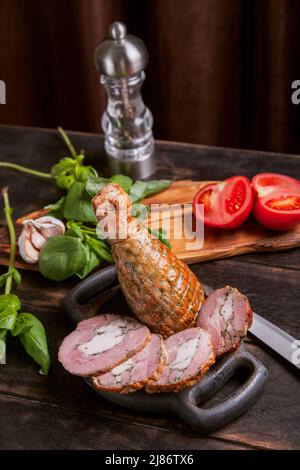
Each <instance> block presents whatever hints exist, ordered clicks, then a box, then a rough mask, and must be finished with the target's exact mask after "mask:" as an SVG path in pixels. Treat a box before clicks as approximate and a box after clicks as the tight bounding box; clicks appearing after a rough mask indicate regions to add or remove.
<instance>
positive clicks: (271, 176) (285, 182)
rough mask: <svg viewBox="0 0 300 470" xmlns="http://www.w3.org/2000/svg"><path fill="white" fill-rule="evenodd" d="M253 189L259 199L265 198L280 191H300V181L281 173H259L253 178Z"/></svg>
mask: <svg viewBox="0 0 300 470" xmlns="http://www.w3.org/2000/svg"><path fill="white" fill-rule="evenodd" d="M252 187H253V189H254V191H255V192H256V194H257V196H258V197H264V196H267V195H268V194H270V193H272V192H274V191H277V190H279V189H286V190H288V191H292V190H296V191H297V192H298V191H300V181H299V180H296V179H295V178H292V177H291V176H287V175H281V174H280V173H259V174H258V175H255V176H254V177H253V178H252Z"/></svg>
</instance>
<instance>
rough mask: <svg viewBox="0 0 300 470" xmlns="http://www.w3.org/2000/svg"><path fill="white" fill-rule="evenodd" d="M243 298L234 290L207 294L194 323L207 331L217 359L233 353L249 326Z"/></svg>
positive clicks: (245, 301)
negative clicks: (227, 353) (230, 352)
mask: <svg viewBox="0 0 300 470" xmlns="http://www.w3.org/2000/svg"><path fill="white" fill-rule="evenodd" d="M252 317H253V314H252V310H251V307H250V304H249V301H248V299H247V297H245V296H244V295H243V294H241V293H240V292H239V291H238V290H237V289H235V288H234V287H229V286H226V287H223V288H222V289H217V290H215V291H214V292H213V293H212V294H210V295H209V296H208V297H207V299H206V301H205V304H204V305H203V306H202V307H201V310H200V312H199V315H198V319H197V326H199V327H201V328H204V329H205V330H207V331H209V333H210V335H211V339H212V343H213V347H214V350H215V353H216V355H217V356H221V355H222V354H225V353H226V352H228V351H231V350H233V349H236V348H237V347H238V346H239V344H240V341H241V339H242V338H243V337H244V336H246V334H247V330H248V328H250V326H251V323H252Z"/></svg>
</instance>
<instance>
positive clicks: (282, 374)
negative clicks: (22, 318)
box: [0, 127, 300, 449]
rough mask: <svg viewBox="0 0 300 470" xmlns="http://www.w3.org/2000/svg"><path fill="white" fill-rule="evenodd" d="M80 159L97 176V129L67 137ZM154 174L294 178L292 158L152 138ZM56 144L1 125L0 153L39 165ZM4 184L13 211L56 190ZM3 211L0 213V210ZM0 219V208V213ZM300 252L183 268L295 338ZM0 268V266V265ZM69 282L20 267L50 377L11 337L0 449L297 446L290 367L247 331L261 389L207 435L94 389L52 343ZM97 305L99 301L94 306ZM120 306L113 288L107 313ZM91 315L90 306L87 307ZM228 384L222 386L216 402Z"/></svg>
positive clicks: (33, 205) (299, 431) (295, 381)
mask: <svg viewBox="0 0 300 470" xmlns="http://www.w3.org/2000/svg"><path fill="white" fill-rule="evenodd" d="M72 139H73V140H74V143H75V145H76V146H77V147H78V148H85V150H86V153H87V156H88V161H90V162H91V163H92V164H93V165H95V166H96V167H97V169H98V170H99V172H101V173H103V174H104V175H105V174H107V173H106V168H105V163H104V159H103V150H102V140H101V138H100V137H99V136H98V135H88V134H73V135H72ZM156 154H157V172H156V174H155V177H157V178H163V177H166V178H176V179H195V180H198V181H200V180H205V181H209V180H213V179H218V180H221V179H224V178H227V177H229V176H231V175H232V174H245V175H246V176H248V177H252V176H253V175H254V174H255V173H257V172H260V171H278V172H282V173H286V174H290V175H292V176H295V177H297V178H300V158H299V157H298V156H293V155H278V154H269V153H260V152H254V151H241V150H232V149H222V148H211V147H202V146H195V145H192V146H190V145H186V144H175V143H164V142H161V143H157V145H156ZM63 155H65V150H64V147H63V145H62V143H61V141H60V139H59V137H58V136H57V133H56V132H55V131H51V130H49V131H48V130H39V129H25V128H9V127H0V159H1V160H10V161H12V162H18V163H19V164H24V165H32V166H35V167H36V168H37V169H40V170H43V171H47V170H48V169H49V167H50V166H51V165H52V164H53V163H54V162H55V161H56V160H57V159H58V158H60V157H61V156H63ZM4 184H5V185H9V187H10V195H11V200H12V205H13V206H14V208H15V211H14V216H15V217H19V216H21V215H22V214H24V213H28V212H31V211H34V210H36V209H38V208H40V207H43V206H44V205H45V204H47V203H48V202H49V200H55V199H57V198H58V197H59V195H60V192H59V190H58V189H57V188H55V186H54V185H53V184H51V182H48V181H44V180H40V179H37V178H30V177H27V176H20V175H16V173H14V172H12V171H8V170H7V171H6V170H5V171H4V170H2V169H1V172H0V186H3V185H4ZM1 214H2V212H1ZM2 222H3V215H2ZM299 254H300V250H299V248H298V249H293V250H290V251H285V252H282V253H263V254H262V253H255V254H246V255H243V256H236V257H234V258H230V259H223V260H218V261H204V262H202V263H196V264H193V265H192V266H191V268H192V270H193V271H194V272H195V273H196V274H197V276H198V277H199V279H200V280H202V281H203V282H205V283H207V284H208V285H211V286H213V287H221V286H223V285H225V284H231V285H233V286H236V287H238V288H239V289H241V290H242V291H243V292H244V293H245V294H246V295H248V296H249V299H250V302H251V305H252V307H253V309H254V310H255V311H257V312H258V313H260V314H261V315H263V316H265V317H266V318H267V319H268V320H270V321H272V322H274V323H275V324H277V325H278V326H279V327H281V328H283V329H285V330H286V331H287V332H288V333H290V334H292V335H293V336H295V337H296V338H300V321H299V305H300V288H299V286H300V263H299ZM3 271H4V269H3V268H1V269H0V272H3ZM77 282H78V281H77V280H76V279H70V280H68V281H66V282H63V283H59V284H58V283H55V282H50V281H47V280H46V279H44V278H42V277H41V275H40V274H39V273H38V272H29V271H28V272H23V282H22V284H21V285H20V286H19V287H18V289H17V290H16V292H17V293H18V295H20V297H21V300H22V303H23V307H24V309H26V311H31V312H33V313H35V314H36V315H37V316H38V317H39V318H40V319H41V321H42V322H43V323H44V325H45V328H46V331H47V335H48V341H49V348H50V353H51V357H52V367H51V371H50V374H49V376H47V377H43V376H40V375H39V374H38V368H37V367H36V366H35V364H34V363H33V362H32V361H31V359H30V358H29V357H28V356H26V355H25V354H24V352H23V351H22V348H21V346H20V345H19V344H18V343H17V342H16V341H14V340H10V341H9V343H8V346H7V349H8V354H7V365H6V366H1V369H0V371H1V380H0V413H1V426H0V448H1V449H24V448H26V449H298V448H299V447H300V446H299V443H300V403H299V392H300V384H299V373H298V371H297V370H296V369H295V368H294V367H293V366H291V365H289V364H287V363H286V362H285V361H284V360H283V359H281V358H280V357H279V356H278V355H276V353H274V352H273V351H271V350H269V349H268V348H267V347H265V346H264V345H263V344H261V343H260V342H259V341H258V340H256V339H255V338H254V337H252V336H249V338H248V339H247V343H246V347H247V348H248V349H249V350H250V351H251V352H252V353H253V354H254V355H255V356H256V357H258V358H259V359H260V360H261V361H262V362H263V363H264V364H265V365H266V366H267V368H268V369H269V378H268V381H267V384H266V388H265V390H264V392H263V394H262V395H261V397H260V399H259V400H258V401H257V402H256V403H255V405H254V406H253V407H252V408H251V409H250V410H249V411H248V412H247V413H246V414H245V415H243V416H242V417H241V418H240V419H238V420H236V421H235V422H233V423H230V424H229V425H227V426H226V427H225V428H223V429H221V430H219V431H217V432H215V433H213V434H210V435H206V436H202V435H199V434H197V433H195V432H193V431H192V430H191V429H189V428H188V427H187V426H186V425H184V424H183V423H181V422H180V420H179V419H178V418H177V417H175V416H173V415H170V414H166V413H165V414H162V415H161V414H159V415H158V414H155V415H154V414H149V413H139V412H135V411H132V410H127V409H125V408H121V407H119V406H117V405H114V404H112V403H109V402H107V401H105V400H104V399H103V398H101V397H99V396H97V395H96V394H95V393H94V392H93V391H92V390H91V389H90V388H89V387H87V386H86V384H85V382H84V381H83V380H82V379H80V378H77V377H73V376H71V375H70V374H68V373H67V372H66V371H64V369H63V368H62V367H61V365H60V364H59V363H58V361H57V359H56V357H57V349H58V346H59V344H60V342H61V341H62V339H63V337H64V336H65V335H66V334H67V333H68V332H69V331H70V330H71V329H72V325H71V324H70V323H69V321H68V319H67V317H66V315H65V313H64V311H63V310H62V308H61V301H62V299H63V298H64V296H65V295H66V293H67V292H68V290H69V289H70V288H71V287H72V286H74V285H75V283H77ZM103 308H104V307H103ZM126 308H127V306H126V303H125V301H124V298H123V297H122V296H121V295H120V296H119V297H118V298H116V299H114V300H112V301H111V302H110V303H109V304H108V305H107V306H106V310H108V309H109V310H110V311H113V312H123V311H125V310H126ZM95 312H96V309H95ZM234 386H235V383H232V384H231V385H229V386H228V387H226V388H225V389H224V390H223V391H222V395H221V397H219V398H217V397H215V398H213V400H214V401H218V400H220V399H221V398H222V397H223V396H224V395H225V394H227V393H228V392H229V391H230V390H232V388H233V387H234Z"/></svg>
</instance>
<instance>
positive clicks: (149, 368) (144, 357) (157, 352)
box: [93, 335, 166, 393]
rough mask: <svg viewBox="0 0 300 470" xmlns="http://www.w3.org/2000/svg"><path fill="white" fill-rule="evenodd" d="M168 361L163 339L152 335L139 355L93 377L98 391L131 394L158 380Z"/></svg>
mask: <svg viewBox="0 0 300 470" xmlns="http://www.w3.org/2000/svg"><path fill="white" fill-rule="evenodd" d="M165 360H166V352H165V347H164V344H163V339H162V337H161V336H159V335H152V337H151V340H150V341H149V342H148V344H147V345H146V346H145V347H144V349H142V351H140V352H139V353H137V354H135V355H134V356H132V357H131V358H130V359H128V360H127V361H125V362H123V363H122V364H120V365H119V366H117V367H115V368H114V369H112V370H111V371H110V372H107V373H106V374H103V375H98V376H96V377H93V383H94V385H95V387H96V388H97V389H98V390H105V391H108V392H118V393H131V392H135V391H136V390H139V389H141V388H143V387H144V385H145V384H146V383H147V382H148V381H149V380H150V379H154V380H156V379H158V378H159V376H160V373H161V371H162V368H163V366H164V363H165Z"/></svg>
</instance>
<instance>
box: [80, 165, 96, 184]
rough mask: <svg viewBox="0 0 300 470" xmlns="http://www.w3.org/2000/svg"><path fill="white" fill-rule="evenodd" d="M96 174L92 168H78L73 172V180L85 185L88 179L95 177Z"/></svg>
mask: <svg viewBox="0 0 300 470" xmlns="http://www.w3.org/2000/svg"><path fill="white" fill-rule="evenodd" d="M97 176H98V173H97V171H96V170H95V168H93V167H92V166H78V167H77V168H76V171H75V179H76V181H79V182H81V183H86V182H87V180H88V178H89V177H97Z"/></svg>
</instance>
